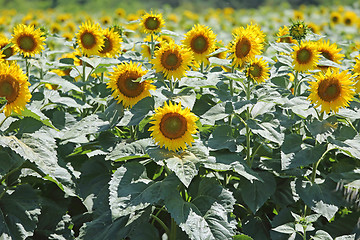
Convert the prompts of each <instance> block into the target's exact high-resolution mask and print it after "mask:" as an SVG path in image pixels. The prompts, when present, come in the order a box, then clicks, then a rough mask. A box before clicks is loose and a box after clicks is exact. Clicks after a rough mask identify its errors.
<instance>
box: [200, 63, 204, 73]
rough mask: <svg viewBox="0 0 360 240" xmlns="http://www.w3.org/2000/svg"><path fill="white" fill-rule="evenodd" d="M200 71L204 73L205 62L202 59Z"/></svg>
mask: <svg viewBox="0 0 360 240" xmlns="http://www.w3.org/2000/svg"><path fill="white" fill-rule="evenodd" d="M200 72H201V73H204V62H203V61H201V63H200Z"/></svg>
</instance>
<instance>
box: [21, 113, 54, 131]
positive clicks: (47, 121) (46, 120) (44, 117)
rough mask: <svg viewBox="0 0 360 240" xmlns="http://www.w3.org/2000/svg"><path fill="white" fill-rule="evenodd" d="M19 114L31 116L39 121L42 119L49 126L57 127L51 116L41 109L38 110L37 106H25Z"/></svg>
mask: <svg viewBox="0 0 360 240" xmlns="http://www.w3.org/2000/svg"><path fill="white" fill-rule="evenodd" d="M18 116H19V117H21V116H22V117H31V118H33V119H35V120H37V121H40V122H41V123H43V124H44V125H46V126H48V127H51V128H54V129H56V128H55V127H54V125H53V124H52V123H51V122H50V120H49V118H47V117H46V116H45V115H44V114H43V113H42V112H41V111H40V110H37V109H35V108H25V109H24V110H23V111H22V112H21V114H20V115H18Z"/></svg>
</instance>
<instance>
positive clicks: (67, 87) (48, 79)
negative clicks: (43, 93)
mask: <svg viewBox="0 0 360 240" xmlns="http://www.w3.org/2000/svg"><path fill="white" fill-rule="evenodd" d="M40 83H49V84H55V85H58V86H59V87H58V89H59V90H60V91H62V92H69V91H72V90H74V91H77V92H83V91H82V90H81V89H80V88H79V87H78V86H76V85H75V84H73V83H71V82H69V81H68V80H66V78H64V77H60V76H59V75H57V74H56V73H53V72H48V73H47V74H46V75H45V76H44V78H43V79H42V80H41V82H40Z"/></svg>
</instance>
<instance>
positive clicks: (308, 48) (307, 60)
mask: <svg viewBox="0 0 360 240" xmlns="http://www.w3.org/2000/svg"><path fill="white" fill-rule="evenodd" d="M293 49H294V52H293V54H292V57H293V59H294V60H293V64H294V65H295V66H294V69H295V70H297V71H300V72H301V71H307V70H312V69H314V68H315V67H316V65H317V63H318V61H319V56H320V55H319V54H320V53H319V51H318V50H317V46H316V44H315V43H314V42H310V41H308V42H301V44H300V46H298V45H296V46H294V47H293Z"/></svg>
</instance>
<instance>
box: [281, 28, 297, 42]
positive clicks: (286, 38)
mask: <svg viewBox="0 0 360 240" xmlns="http://www.w3.org/2000/svg"><path fill="white" fill-rule="evenodd" d="M276 36H277V37H278V39H277V40H276V42H283V43H294V44H295V43H296V40H295V39H293V38H292V37H291V36H290V33H289V28H288V27H287V26H283V27H280V28H279V32H278V33H277V34H276Z"/></svg>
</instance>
